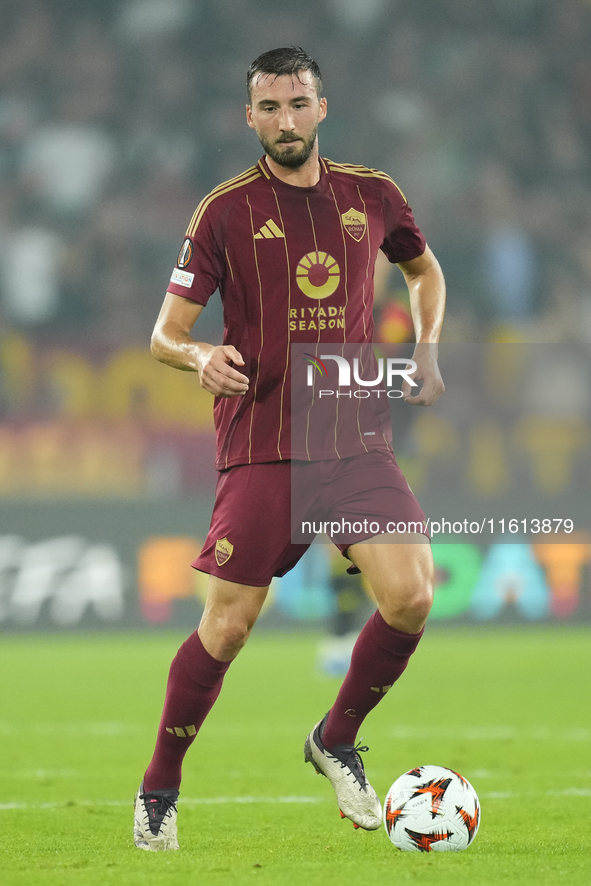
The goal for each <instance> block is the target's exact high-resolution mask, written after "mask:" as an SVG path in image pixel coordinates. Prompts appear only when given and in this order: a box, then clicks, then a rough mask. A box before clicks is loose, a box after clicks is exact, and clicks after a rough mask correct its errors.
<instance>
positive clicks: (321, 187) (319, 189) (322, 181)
mask: <svg viewBox="0 0 591 886" xmlns="http://www.w3.org/2000/svg"><path fill="white" fill-rule="evenodd" d="M265 157H266V155H264V156H263V157H261V159H260V160H259V162H258V163H257V167H258V169H259V170H260V172H261V173H262V174H263V176H264V178H266V179H267V181H269V182H272V183H273V185H274V186H275V185H277V186H278V187H280V188H287V189H288V190H289V191H291V193H293V192H294V191H299V192H300V193H302V194H321V193H323V192H324V191H325V190H326V189H327V187H328V178H329V171H328V166H327V165H326V160H325V159H324V157H319V161H320V178H319V180H318V182H317V183H316V184H315V185H313V186H312V187H311V188H301V187H300V186H299V185H288V184H287V182H284V181H282V180H281V179H280V178H277V176H276V175H274V174H273V173H272V172H271V170H270V169H269V166H268V165H267V161H266V159H265Z"/></svg>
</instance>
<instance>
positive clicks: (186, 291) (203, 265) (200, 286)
mask: <svg viewBox="0 0 591 886" xmlns="http://www.w3.org/2000/svg"><path fill="white" fill-rule="evenodd" d="M213 226H214V220H212V218H211V215H210V213H209V212H208V211H207V210H205V212H204V213H203V214H202V215H200V207H198V208H197V210H196V212H195V215H194V216H193V219H192V220H191V224H190V225H189V227H188V228H187V233H186V235H185V239H184V240H183V245H182V246H181V250H180V252H179V254H178V258H177V261H176V267H175V268H174V270H173V272H172V276H171V278H170V283H169V284H168V292H172V293H173V294H174V295H181V296H183V298H190V299H191V300H192V301H196V302H197V303H198V304H200V305H206V304H207V302H208V300H209V298H210V296H211V295H213V293H214V292H215V291H216V289H217V288H218V286H219V284H220V281H221V279H222V274H223V270H224V263H223V261H222V260H221V257H220V252H219V248H218V245H217V243H216V239H215V236H214V230H213Z"/></svg>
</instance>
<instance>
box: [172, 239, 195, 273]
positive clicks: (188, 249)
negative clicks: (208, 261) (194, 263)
mask: <svg viewBox="0 0 591 886" xmlns="http://www.w3.org/2000/svg"><path fill="white" fill-rule="evenodd" d="M192 258H193V244H192V243H191V241H190V240H189V238H188V237H187V238H186V239H185V242H184V243H183V245H182V246H181V251H180V252H179V257H178V258H177V260H176V266H177V268H181V270H182V269H183V268H186V267H187V265H188V264H189V263H190V261H191V259H192Z"/></svg>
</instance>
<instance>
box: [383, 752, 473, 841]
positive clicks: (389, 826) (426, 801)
mask: <svg viewBox="0 0 591 886" xmlns="http://www.w3.org/2000/svg"><path fill="white" fill-rule="evenodd" d="M479 824H480V803H479V800H478V796H477V794H476V791H475V790H474V788H473V787H472V785H471V784H470V782H469V781H467V779H465V778H464V777H463V776H462V775H460V774H459V773H458V772H454V771H453V769H446V768H445V767H443V766H418V767H417V768H416V769H411V770H410V772H405V773H404V775H401V776H400V778H397V779H396V781H395V782H394V784H393V785H392V787H391V788H390V790H389V791H388V793H387V795H386V802H385V803H384V827H385V828H386V833H387V834H388V836H389V837H390V839H391V841H392V842H393V843H394V845H395V846H397V847H398V849H402V850H403V851H406V852H460V851H461V850H462V849H467V848H468V846H469V845H470V843H472V841H473V840H474V837H475V836H476V834H477V832H478V826H479Z"/></svg>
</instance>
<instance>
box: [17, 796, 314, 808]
mask: <svg viewBox="0 0 591 886" xmlns="http://www.w3.org/2000/svg"><path fill="white" fill-rule="evenodd" d="M180 802H182V804H183V806H223V805H229V804H232V805H241V804H246V805H250V804H252V803H260V804H265V805H269V804H278V803H285V804H290V803H292V804H297V803H326V802H327V799H324V798H323V797H296V796H293V797H289V796H288V797H183V798H182V800H181V801H180ZM132 805H133V803H132V802H131V800H100V799H97V800H72V801H63V800H62V801H61V802H48V803H0V811H9V810H11V809H67V808H69V807H72V806H132Z"/></svg>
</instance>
